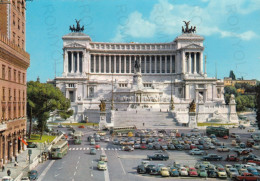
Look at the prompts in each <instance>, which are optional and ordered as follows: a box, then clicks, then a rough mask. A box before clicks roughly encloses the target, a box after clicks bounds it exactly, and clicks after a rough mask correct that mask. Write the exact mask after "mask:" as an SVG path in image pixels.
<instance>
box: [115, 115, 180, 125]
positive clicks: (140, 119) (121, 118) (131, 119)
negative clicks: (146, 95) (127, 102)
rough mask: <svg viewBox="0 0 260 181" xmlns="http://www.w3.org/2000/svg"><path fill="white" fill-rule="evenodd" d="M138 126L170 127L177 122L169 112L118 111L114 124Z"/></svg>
mask: <svg viewBox="0 0 260 181" xmlns="http://www.w3.org/2000/svg"><path fill="white" fill-rule="evenodd" d="M143 123H144V125H143ZM133 125H135V126H136V127H137V128H143V127H145V128H162V129H164V128H169V127H175V126H176V122H175V121H174V118H173V116H172V115H171V114H170V113H168V112H155V111H137V113H136V111H116V112H115V117H114V126H133Z"/></svg>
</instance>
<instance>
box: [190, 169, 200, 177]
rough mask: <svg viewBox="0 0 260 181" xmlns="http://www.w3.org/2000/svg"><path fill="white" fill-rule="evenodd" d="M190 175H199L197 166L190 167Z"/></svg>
mask: <svg viewBox="0 0 260 181" xmlns="http://www.w3.org/2000/svg"><path fill="white" fill-rule="evenodd" d="M189 176H190V177H197V176H198V172H197V170H196V168H189Z"/></svg>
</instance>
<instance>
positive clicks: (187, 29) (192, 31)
mask: <svg viewBox="0 0 260 181" xmlns="http://www.w3.org/2000/svg"><path fill="white" fill-rule="evenodd" d="M183 22H184V23H185V29H184V27H183V26H182V33H195V32H196V26H194V27H192V26H191V27H190V28H189V24H190V21H188V22H187V21H183Z"/></svg>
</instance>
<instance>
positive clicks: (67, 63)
mask: <svg viewBox="0 0 260 181" xmlns="http://www.w3.org/2000/svg"><path fill="white" fill-rule="evenodd" d="M68 65H69V58H68V51H67V50H65V51H64V61H63V72H64V73H65V74H66V75H67V73H68V71H69V70H68V69H69V66H68Z"/></svg>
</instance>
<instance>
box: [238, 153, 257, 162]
mask: <svg viewBox="0 0 260 181" xmlns="http://www.w3.org/2000/svg"><path fill="white" fill-rule="evenodd" d="M255 158H258V157H257V156H256V155H253V154H250V155H248V156H245V157H243V158H242V160H243V161H244V162H247V161H249V160H254V159H255Z"/></svg>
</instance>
